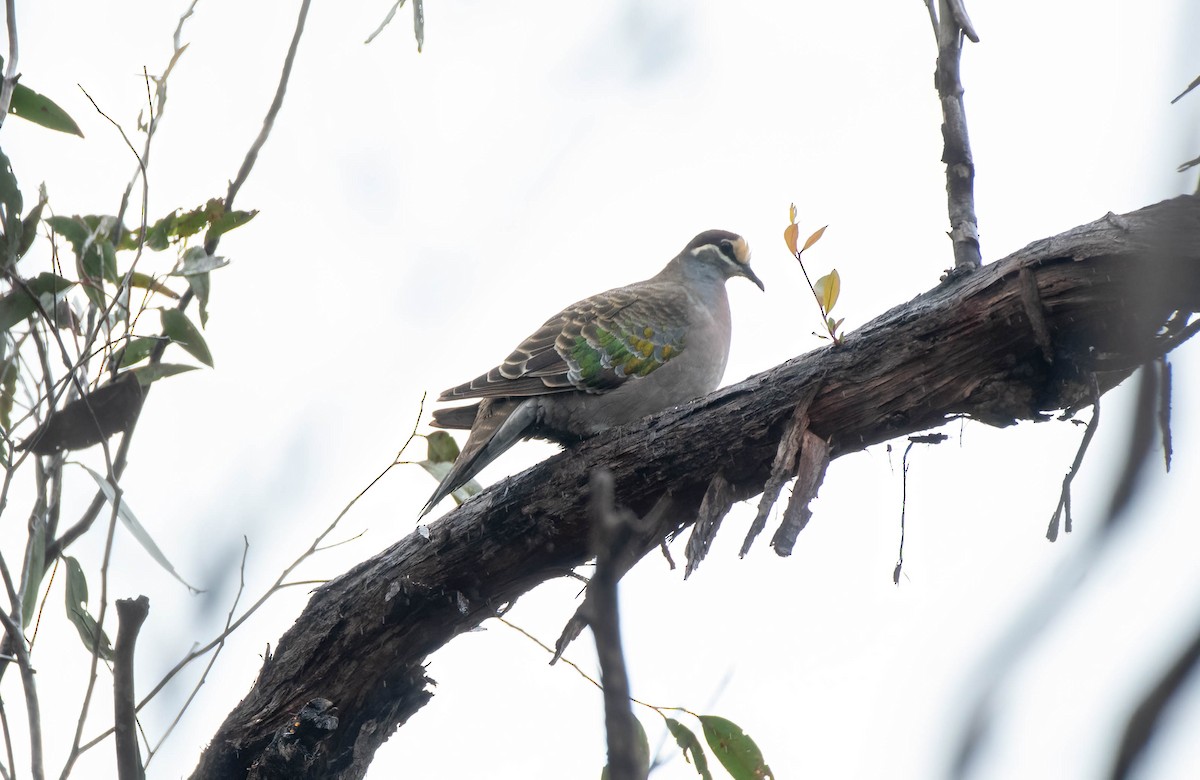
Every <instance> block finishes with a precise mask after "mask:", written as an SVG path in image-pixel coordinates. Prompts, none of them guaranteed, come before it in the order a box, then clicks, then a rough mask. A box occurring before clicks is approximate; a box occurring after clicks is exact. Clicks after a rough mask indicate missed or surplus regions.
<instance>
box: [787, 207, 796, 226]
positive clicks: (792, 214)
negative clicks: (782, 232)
mask: <svg viewBox="0 0 1200 780" xmlns="http://www.w3.org/2000/svg"><path fill="white" fill-rule="evenodd" d="M788 222H791V223H792V224H793V225H794V224H796V204H795V203H793V204H792V207H791V208H790V209H788Z"/></svg>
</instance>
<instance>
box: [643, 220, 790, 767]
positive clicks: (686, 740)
mask: <svg viewBox="0 0 1200 780" xmlns="http://www.w3.org/2000/svg"><path fill="white" fill-rule="evenodd" d="M795 208H796V207H795V206H792V209H793V211H794V210H795ZM792 219H795V215H794V214H793V216H792ZM666 720H667V731H669V732H671V736H673V737H675V743H676V744H677V745H679V749H680V750H682V751H683V760H684V761H688V762H689V763H691V764H693V765H695V767H696V774H698V775H700V776H701V777H702V778H704V780H712V772H710V771H708V757H707V756H705V755H704V747H703V746H702V745H701V744H700V740H699V739H698V738H697V737H696V735H695V733H694V732H693V731H692V730H691V729H689V728H688V727H687V726H685V725H683V724H682V723H680V722H679V721H677V720H675V719H674V718H667V719H666ZM689 755H690V756H691V758H688V756H689Z"/></svg>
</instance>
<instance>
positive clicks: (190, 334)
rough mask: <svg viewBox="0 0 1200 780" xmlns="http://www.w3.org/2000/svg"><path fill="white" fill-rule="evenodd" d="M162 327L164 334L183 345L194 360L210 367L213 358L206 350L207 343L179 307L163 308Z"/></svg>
mask: <svg viewBox="0 0 1200 780" xmlns="http://www.w3.org/2000/svg"><path fill="white" fill-rule="evenodd" d="M162 327H163V335H164V336H166V337H167V338H169V339H171V341H174V342H175V343H176V344H178V345H179V346H181V347H183V348H184V349H185V350H187V352H188V354H190V355H191V356H192V357H194V358H196V360H199V361H200V362H201V363H203V364H204V365H206V366H208V367H209V368H212V364H213V359H212V353H211V352H209V351H208V344H206V343H205V341H204V337H203V336H201V335H200V331H199V330H198V329H197V328H196V326H195V325H193V324H192V321H191V320H189V319H188V318H187V315H186V314H184V313H183V312H181V311H180V310H179V309H163V312H162Z"/></svg>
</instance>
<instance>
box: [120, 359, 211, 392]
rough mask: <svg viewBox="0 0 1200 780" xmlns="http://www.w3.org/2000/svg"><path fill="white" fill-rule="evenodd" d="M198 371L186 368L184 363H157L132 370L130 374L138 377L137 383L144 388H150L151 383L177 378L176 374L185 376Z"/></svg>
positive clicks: (192, 367) (193, 367)
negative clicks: (184, 374)
mask: <svg viewBox="0 0 1200 780" xmlns="http://www.w3.org/2000/svg"><path fill="white" fill-rule="evenodd" d="M196 369H197V367H196V366H185V365H183V364H182V363H155V364H154V365H152V366H138V367H137V368H131V369H129V372H128V373H130V374H133V375H134V376H135V377H137V381H138V382H139V383H140V384H141V385H142V387H149V386H150V383H151V382H157V381H158V380H160V379H165V378H166V377H169V376H175V375H176V374H183V373H186V372H188V371H195V370H196Z"/></svg>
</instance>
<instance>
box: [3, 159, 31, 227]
mask: <svg viewBox="0 0 1200 780" xmlns="http://www.w3.org/2000/svg"><path fill="white" fill-rule="evenodd" d="M0 205H3V206H4V213H5V215H6V216H7V218H8V220H9V221H10V222H11V221H12V220H13V219H19V218H20V214H21V210H22V209H24V208H25V202H24V200H23V199H22V198H21V190H20V189H19V188H18V187H17V175H16V174H15V173H13V169H12V163H11V162H9V160H8V156H7V155H5V154H4V152H3V150H0Z"/></svg>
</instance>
